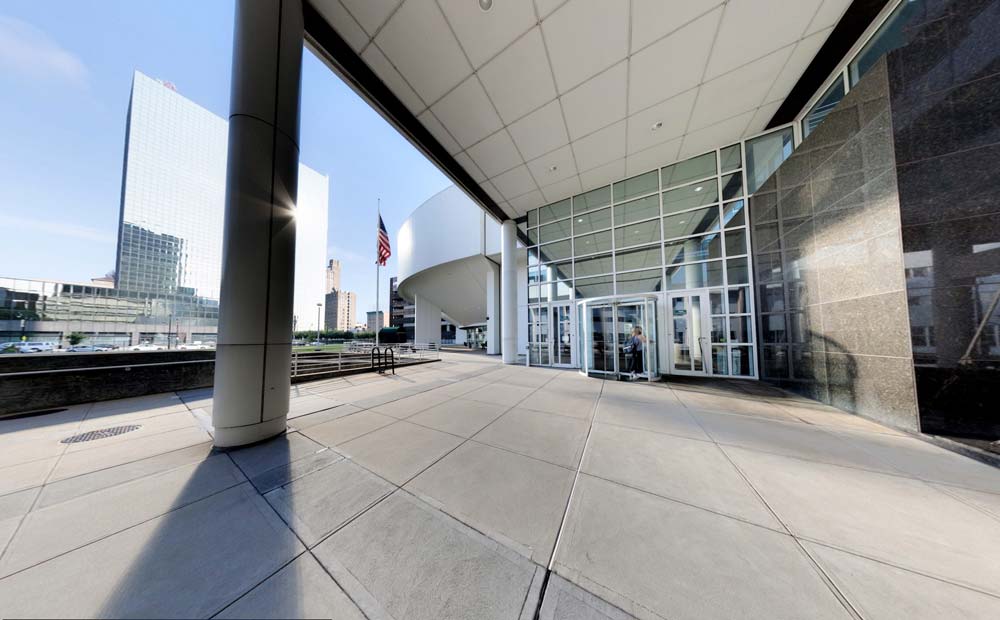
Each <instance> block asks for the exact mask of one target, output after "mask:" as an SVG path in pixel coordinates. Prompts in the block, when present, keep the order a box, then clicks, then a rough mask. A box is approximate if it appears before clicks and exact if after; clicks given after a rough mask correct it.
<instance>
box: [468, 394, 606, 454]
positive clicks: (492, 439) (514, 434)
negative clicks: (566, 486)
mask: <svg viewBox="0 0 1000 620" xmlns="http://www.w3.org/2000/svg"><path fill="white" fill-rule="evenodd" d="M589 428H590V423H589V422H587V421H585V420H577V419H574V418H569V417H566V416H561V415H553V414H551V413H542V412H540V411H531V410H529V409H519V408H514V409H511V410H510V411H508V412H507V413H505V414H503V415H502V416H500V417H499V418H498V419H497V420H496V421H495V422H493V423H492V424H490V425H489V426H487V427H486V428H484V429H483V430H481V431H479V433H477V434H476V435H474V436H473V440H474V441H478V442H480V443H486V444H489V445H491V446H495V447H497V448H505V449H507V450H511V451H513V452H517V453H519V454H524V455H526V456H530V457H533V458H536V459H540V460H543V461H548V462H549V463H554V464H556V465H560V466H562V467H568V468H571V469H576V466H577V465H578V464H579V463H580V455H581V454H582V453H583V445H584V443H585V442H586V440H587V431H588V429H589Z"/></svg>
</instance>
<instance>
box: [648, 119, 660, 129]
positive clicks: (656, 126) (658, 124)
mask: <svg viewBox="0 0 1000 620" xmlns="http://www.w3.org/2000/svg"><path fill="white" fill-rule="evenodd" d="M660 127H663V121H656V122H655V123H653V126H652V127H650V128H649V130H650V131H656V130H657V129H659V128H660Z"/></svg>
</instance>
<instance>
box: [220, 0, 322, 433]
mask: <svg viewBox="0 0 1000 620" xmlns="http://www.w3.org/2000/svg"><path fill="white" fill-rule="evenodd" d="M302 35H303V24H302V2H301V0H238V2H237V4H236V25H235V31H234V35H233V78H232V91H231V94H230V104H229V160H228V165H227V170H226V214H225V232H224V236H223V246H222V247H223V250H222V291H221V300H220V303H219V339H218V347H217V349H216V356H215V360H216V361H215V402H214V404H213V407H212V423H213V425H214V426H215V445H217V446H223V447H228V446H240V445H245V444H249V443H253V442H255V441H260V440H262V439H266V438H267V437H270V436H272V435H277V434H279V433H282V432H284V430H285V419H286V417H287V415H288V399H289V392H290V390H291V380H290V375H289V372H290V367H291V355H292V348H291V338H292V300H293V289H294V284H295V201H296V197H297V189H298V169H299V93H300V84H301V78H302Z"/></svg>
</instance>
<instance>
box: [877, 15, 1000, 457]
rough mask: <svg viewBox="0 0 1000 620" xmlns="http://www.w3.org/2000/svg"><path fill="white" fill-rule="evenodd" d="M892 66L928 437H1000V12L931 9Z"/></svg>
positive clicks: (915, 22) (910, 30)
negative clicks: (929, 434)
mask: <svg viewBox="0 0 1000 620" xmlns="http://www.w3.org/2000/svg"><path fill="white" fill-rule="evenodd" d="M923 5H924V7H923V10H922V11H921V12H919V13H918V14H917V15H916V16H915V17H914V18H913V19H911V20H910V22H909V23H908V24H907V33H906V35H907V36H906V38H907V41H908V44H907V45H906V46H905V47H903V48H901V49H899V50H896V51H895V52H892V53H891V54H889V56H888V58H887V66H888V78H889V85H890V92H891V107H892V125H893V132H894V137H895V153H896V164H897V174H898V177H899V183H898V185H899V196H900V217H901V220H902V238H903V251H904V262H905V266H906V283H907V294H908V302H909V304H908V305H909V319H910V330H911V337H912V346H913V356H914V362H915V364H916V379H917V389H918V393H919V400H920V412H921V420H922V423H923V430H924V431H925V432H933V433H947V434H959V435H968V436H981V437H985V438H991V439H995V438H997V437H1000V404H998V403H1000V308H998V306H1000V304H998V298H1000V196H998V190H997V186H998V181H997V179H998V174H997V173H998V171H1000V38H998V36H997V33H1000V1H998V0H989V1H979V0H962V1H954V0H952V1H945V0H937V1H933V0H924V2H923Z"/></svg>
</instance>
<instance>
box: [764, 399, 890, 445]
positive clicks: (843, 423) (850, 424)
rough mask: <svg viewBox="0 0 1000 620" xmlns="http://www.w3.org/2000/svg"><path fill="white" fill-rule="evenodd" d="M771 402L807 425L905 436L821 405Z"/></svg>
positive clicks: (886, 427) (856, 416)
mask: <svg viewBox="0 0 1000 620" xmlns="http://www.w3.org/2000/svg"><path fill="white" fill-rule="evenodd" d="M771 402H775V403H776V404H777V405H778V406H779V407H781V409H783V410H784V411H786V412H788V413H789V414H790V415H792V416H794V417H795V418H797V419H799V420H801V421H803V422H805V423H807V424H814V425H816V426H820V427H823V428H830V429H838V430H855V431H864V432H869V433H881V434H883V435H897V436H905V434H904V433H903V432H901V431H897V430H895V429H892V428H889V427H888V426H883V425H881V424H879V423H878V422H873V421H871V420H867V419H865V418H862V417H861V416H859V415H854V414H851V413H846V412H844V411H840V410H839V409H834V408H833V407H826V406H825V405H824V406H822V407H817V406H816V405H819V404H820V403H815V402H814V403H810V404H803V403H786V402H776V401H773V400H772V401H771Z"/></svg>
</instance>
